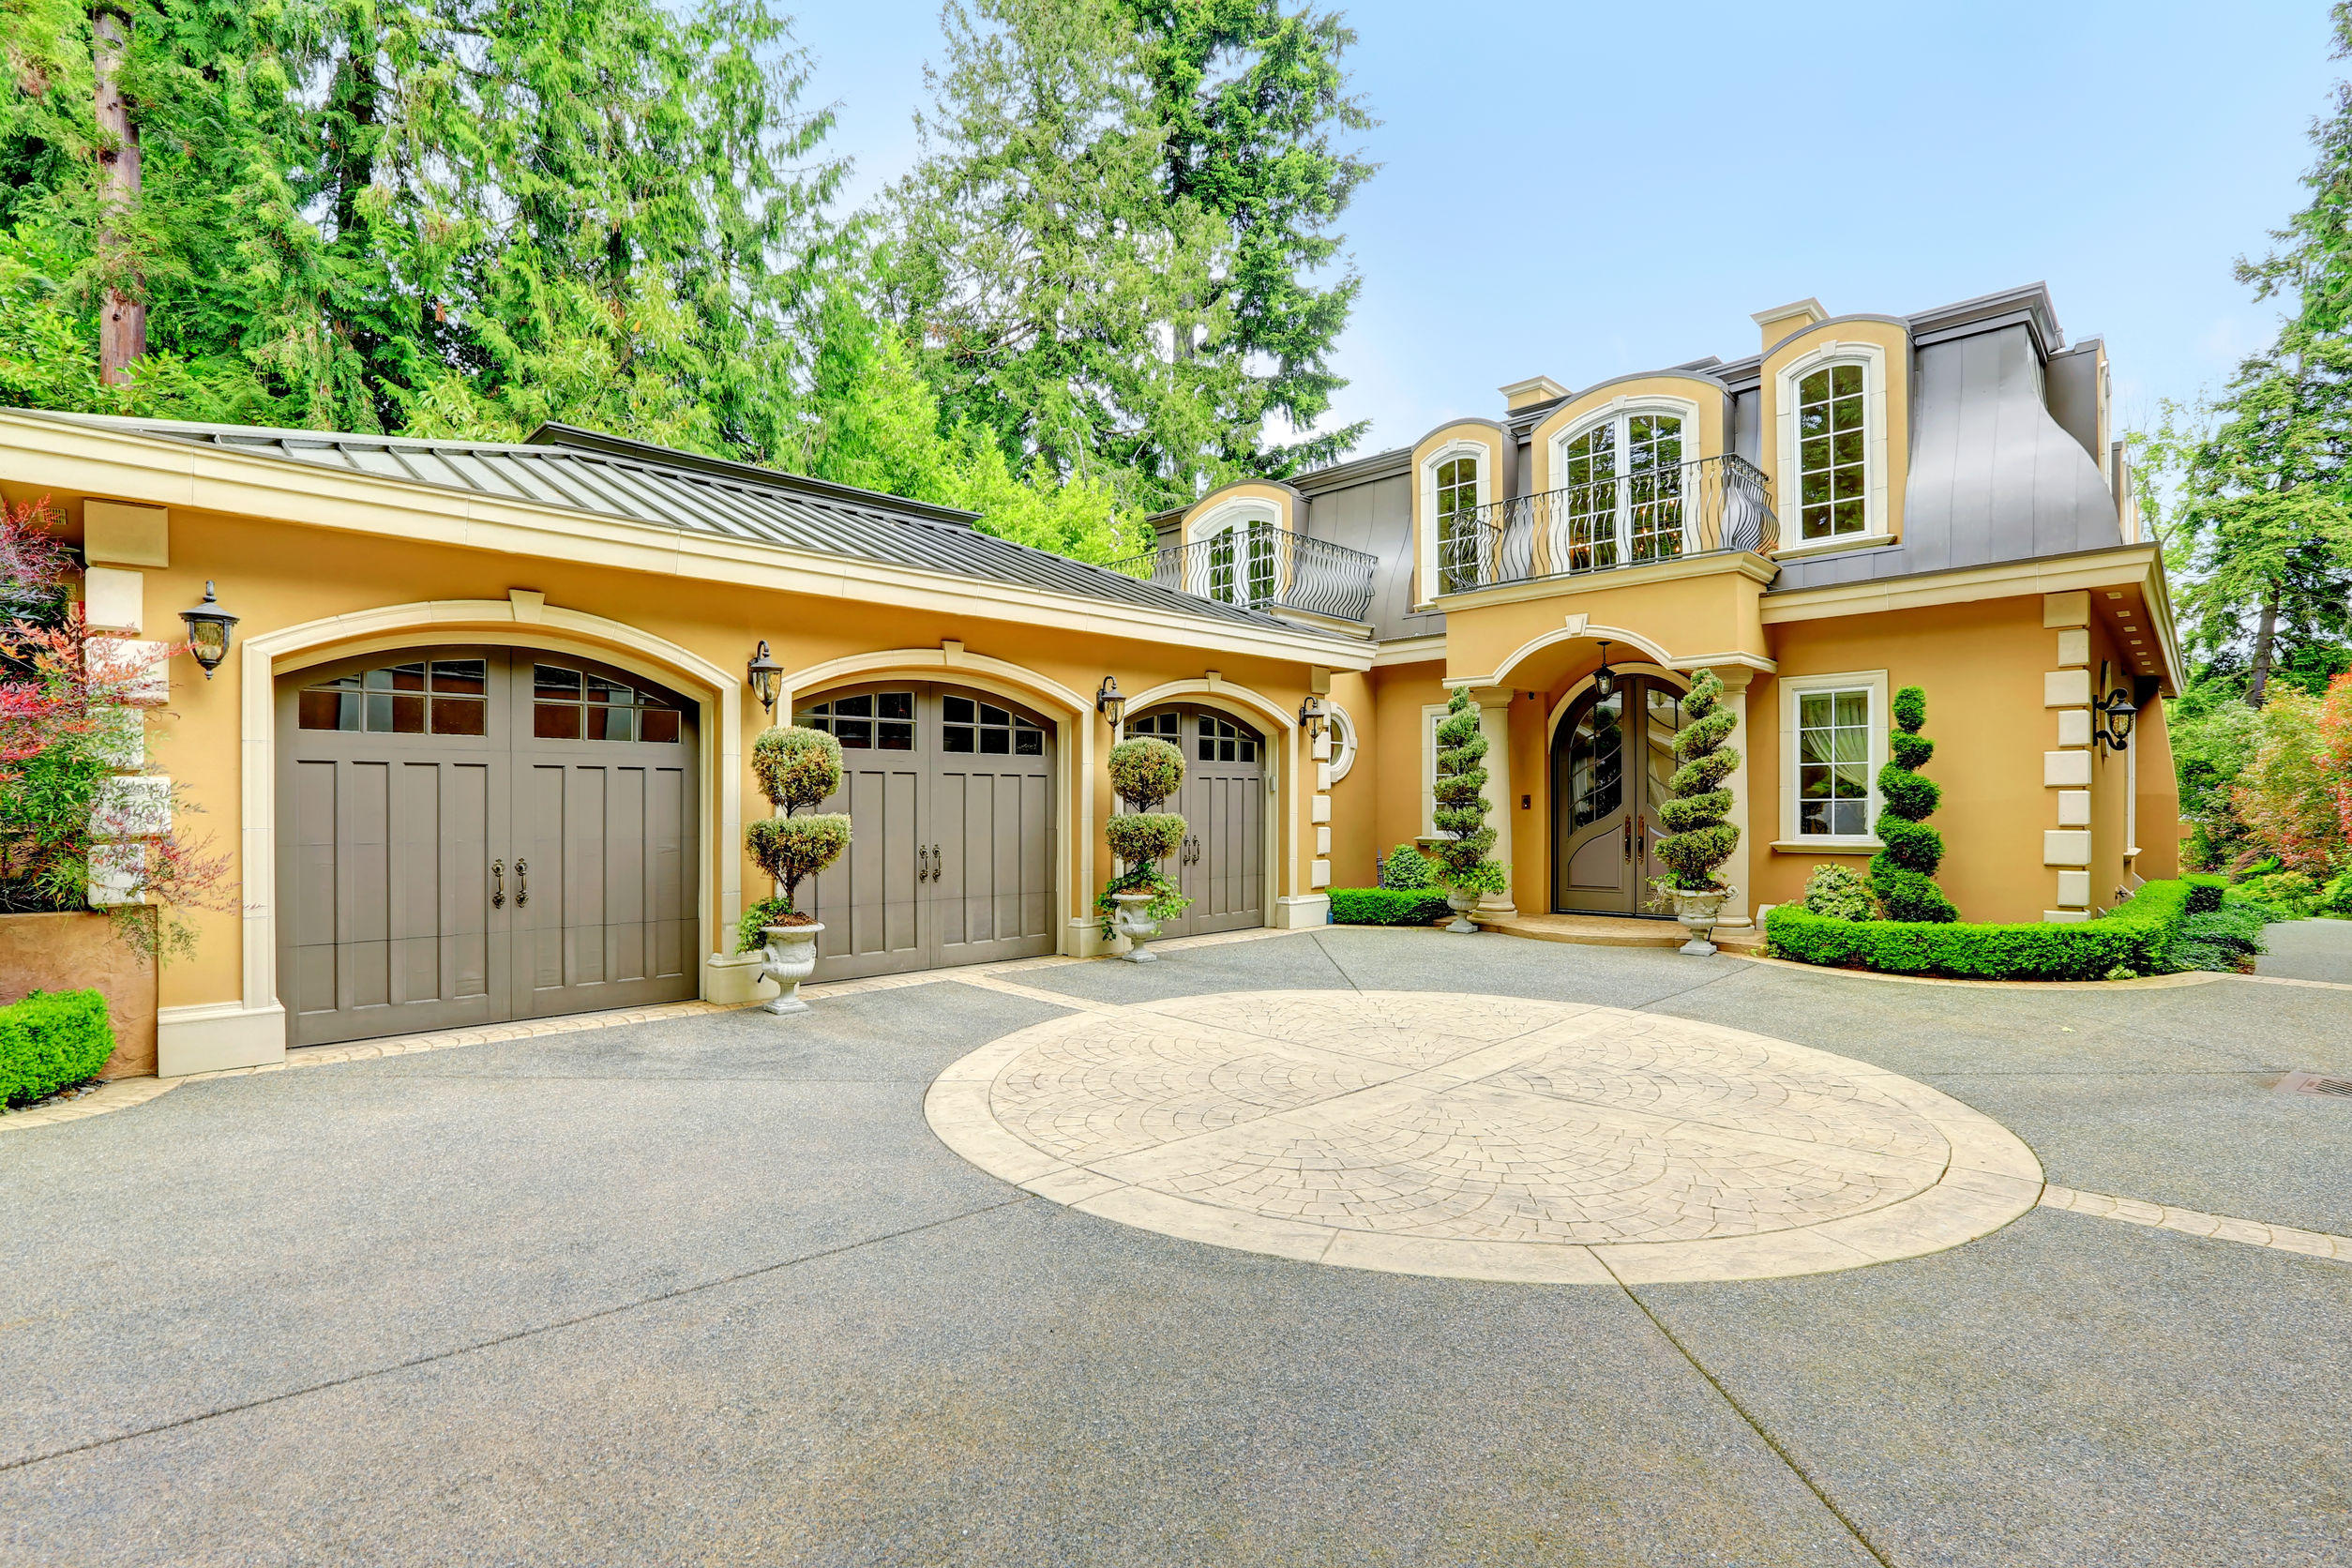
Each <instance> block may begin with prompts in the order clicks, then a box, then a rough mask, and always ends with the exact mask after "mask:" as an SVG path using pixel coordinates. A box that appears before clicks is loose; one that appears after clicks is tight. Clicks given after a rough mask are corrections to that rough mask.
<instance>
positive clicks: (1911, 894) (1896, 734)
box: [1870, 686, 1960, 921]
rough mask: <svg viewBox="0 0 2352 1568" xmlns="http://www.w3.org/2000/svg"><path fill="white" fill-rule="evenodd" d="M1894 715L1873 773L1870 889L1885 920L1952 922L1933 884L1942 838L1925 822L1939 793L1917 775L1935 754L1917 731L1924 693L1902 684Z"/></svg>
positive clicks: (1948, 904)
mask: <svg viewBox="0 0 2352 1568" xmlns="http://www.w3.org/2000/svg"><path fill="white" fill-rule="evenodd" d="M1893 711H1894V726H1895V727H1894V731H1893V733H1892V735H1891V736H1890V737H1889V739H1890V743H1891V746H1892V753H1893V755H1892V757H1891V758H1890V759H1889V760H1888V761H1887V764H1886V766H1884V767H1882V768H1880V769H1879V770H1878V799H1879V802H1880V806H1879V811H1878V822H1877V834H1878V842H1879V844H1880V845H1881V846H1883V847H1882V848H1881V849H1880V850H1879V851H1878V852H1877V854H1875V855H1872V856H1871V857H1870V890H1871V891H1872V892H1873V893H1875V894H1877V896H1878V907H1879V909H1880V910H1881V911H1882V912H1884V913H1885V915H1886V917H1887V918H1888V919H1889V920H1924V921H1945V920H1957V919H1959V918H1960V912H1959V911H1958V910H1957V909H1955V908H1953V907H1952V900H1951V899H1950V898H1948V897H1945V896H1944V890H1943V889H1942V888H1940V887H1938V886H1937V885H1936V867H1938V866H1940V865H1942V864H1943V858H1944V836H1943V835H1942V834H1940V833H1937V831H1936V830H1935V829H1934V828H1932V827H1929V826H1928V825H1927V821H1926V819H1927V818H1928V817H1929V816H1930V815H1931V814H1933V813H1934V811H1935V809H1936V807H1937V803H1938V802H1940V801H1941V800H1942V799H1943V791H1942V790H1941V789H1940V788H1939V787H1938V786H1937V784H1936V782H1935V780H1933V779H1930V778H1922V776H1920V773H1919V770H1920V769H1921V768H1923V767H1925V766H1926V765H1927V761H1928V759H1929V758H1931V757H1933V756H1934V755H1935V754H1936V743H1935V742H1934V741H1931V740H1929V739H1928V738H1927V737H1926V736H1925V735H1922V734H1921V733H1920V731H1921V729H1922V727H1924V726H1925V724H1926V723H1927V693H1926V692H1925V691H1924V690H1922V688H1920V687H1918V686H1905V687H1904V688H1903V689H1902V690H1901V691H1898V692H1896V693H1895V694H1894V703H1893Z"/></svg>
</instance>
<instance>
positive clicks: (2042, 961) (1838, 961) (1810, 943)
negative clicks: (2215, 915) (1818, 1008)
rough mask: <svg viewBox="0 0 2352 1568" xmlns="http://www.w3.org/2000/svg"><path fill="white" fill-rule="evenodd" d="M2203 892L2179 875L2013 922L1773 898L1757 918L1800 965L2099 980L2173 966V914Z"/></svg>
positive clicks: (1778, 953) (2182, 912) (1784, 954)
mask: <svg viewBox="0 0 2352 1568" xmlns="http://www.w3.org/2000/svg"><path fill="white" fill-rule="evenodd" d="M2193 897H2197V898H2202V897H2206V892H2205V890H2203V889H2200V888H2196V887H2194V886H2193V885H2192V884H2191V883H2190V882H2186V881H2181V882H2149V883H2148V884H2147V885H2146V886H2144V887H2142V888H2141V889H2140V890H2139V892H2138V893H2136V894H2134V895H2133V897H2132V898H2131V900H2130V901H2129V902H2128V903H2125V904H2123V905H2121V906H2119V907H2118V908H2117V909H2115V910H2113V911H2112V912H2109V913H2107V914H2104V915H2102V916H2101V917H2100V918H2098V919H2096V920H2084V921H2076V922H2073V923H2072V924H2067V925H2044V924H2041V923H2038V922H2037V923H2035V924H2033V925H2017V926H1990V925H1975V924H1971V923H1968V922H1966V921H1955V922H1952V923H1950V924H1943V923H1937V924H1927V923H1923V922H1915V921H1903V920H1830V919H1826V918H1824V917H1822V916H1821V915H1817V914H1815V913H1813V912H1810V911H1808V910H1806V909H1805V908H1804V906H1802V904H1782V905H1779V906H1777V907H1776V908H1774V909H1773V911H1772V913H1771V914H1770V915H1768V916H1766V917H1765V921H1764V931H1765V936H1766V938H1767V939H1768V941H1769V942H1770V943H1771V951H1772V956H1773V957H1780V958H1794V959H1796V960H1798V961H1799V962H1801V963H1808V964H1825V965H1829V966H1832V967H1834V968H1842V969H1875V970H1879V971H1882V972H1885V973H1889V974H1943V975H1952V976H1955V977H1958V978H1961V979H1969V980H2103V979H2104V978H2106V976H2107V975H2108V974H2109V973H2110V972H2113V971H2115V970H2118V969H2128V970H2130V971H2132V972H2134V973H2137V974H2158V973H2164V972H2168V971H2171V970H2173V969H2175V968H2178V967H2179V965H2178V964H2177V963H2176V962H2175V960H2174V956H2173V947H2174V944H2175V942H2176V941H2177V939H2178V937H2179V931H2180V923H2181V920H2182V919H2183V918H2184V917H2185V916H2186V915H2187V914H2188V912H2189V910H2190V907H2191V899H2192V898H2193ZM2213 897H2216V898H2217V899H2218V897H2219V893H2218V890H2215V891H2214V893H2213Z"/></svg>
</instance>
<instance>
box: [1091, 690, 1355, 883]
mask: <svg viewBox="0 0 2352 1568" xmlns="http://www.w3.org/2000/svg"><path fill="white" fill-rule="evenodd" d="M1174 701H1187V702H1198V703H1199V704H1200V705H1201V706H1202V707H1204V708H1217V709H1220V710H1222V711H1224V712H1226V713H1229V714H1231V715H1232V716H1234V717H1236V718H1245V719H1248V720H1249V721H1250V723H1251V724H1252V725H1253V726H1258V727H1261V728H1262V729H1263V730H1264V731H1265V733H1266V735H1267V737H1268V738H1269V739H1270V740H1271V739H1272V738H1273V737H1274V736H1276V735H1279V736H1281V737H1282V742H1281V746H1280V747H1279V750H1278V752H1277V755H1278V756H1279V757H1280V759H1281V761H1279V763H1277V765H1276V773H1277V777H1276V778H1275V781H1274V782H1275V789H1276V792H1277V795H1276V798H1277V799H1278V800H1280V802H1281V807H1280V809H1278V810H1275V811H1270V812H1268V813H1267V814H1266V851H1265V852H1266V905H1265V908H1266V924H1267V925H1269V926H1284V925H1289V924H1290V923H1291V922H1290V920H1289V918H1288V914H1287V912H1289V911H1291V910H1302V911H1303V910H1304V907H1305V906H1307V905H1310V904H1311V905H1314V906H1315V907H1316V909H1317V910H1320V909H1321V908H1322V907H1324V905H1325V903H1326V902H1327V900H1326V899H1325V897H1324V896H1323V895H1321V894H1319V893H1299V894H1285V893H1284V892H1283V891H1282V887H1283V884H1284V882H1285V881H1286V880H1287V881H1288V882H1289V884H1290V885H1292V886H1294V887H1295V886H1297V885H1298V884H1299V883H1300V882H1301V881H1303V880H1304V879H1302V878H1300V877H1299V876H1298V875H1297V874H1296V869H1295V867H1294V868H1293V869H1292V874H1291V875H1290V876H1289V878H1287V879H1286V878H1285V876H1284V874H1283V859H1282V835H1283V827H1284V824H1285V823H1288V824H1289V831H1290V833H1291V836H1292V842H1293V843H1294V844H1295V843H1296V842H1297V841H1298V812H1299V774H1300V771H1301V768H1302V766H1303V758H1304V745H1303V744H1302V741H1301V735H1302V731H1300V729H1299V723H1298V716H1297V715H1295V714H1292V713H1290V712H1289V711H1288V710H1287V709H1285V708H1284V707H1283V706H1282V705H1281V704H1280V703H1278V702H1274V701H1270V700H1269V699H1267V698H1266V697H1264V696H1262V695H1260V694H1259V693H1258V692H1256V691H1253V690H1251V689H1250V688H1249V687H1247V686H1235V685H1233V684H1232V683H1231V682H1229V681H1209V680H1188V681H1168V682H1164V683H1162V684H1161V685H1159V686H1153V687H1152V689H1151V690H1149V691H1142V692H1138V693H1137V694H1136V695H1135V696H1134V697H1132V698H1129V699H1128V701H1127V711H1128V712H1129V713H1136V714H1140V713H1146V712H1149V711H1150V710H1151V709H1153V708H1155V707H1157V706H1159V704H1161V703H1162V702H1174ZM1089 822H1090V825H1091V823H1092V818H1091V817H1090V818H1089ZM1303 923H1304V922H1303ZM1312 924H1315V925H1320V924H1322V916H1321V914H1320V913H1318V914H1317V915H1316V916H1315V919H1314V921H1313V922H1312Z"/></svg>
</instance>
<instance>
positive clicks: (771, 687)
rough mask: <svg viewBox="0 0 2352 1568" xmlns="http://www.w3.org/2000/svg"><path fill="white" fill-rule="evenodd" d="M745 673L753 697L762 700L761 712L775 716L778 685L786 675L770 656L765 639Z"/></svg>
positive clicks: (752, 657)
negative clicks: (778, 680) (780, 678)
mask: <svg viewBox="0 0 2352 1568" xmlns="http://www.w3.org/2000/svg"><path fill="white" fill-rule="evenodd" d="M743 672H744V675H745V676H746V678H747V679H748V680H749V681H750V682H751V691H752V695H754V696H756V697H758V698H759V699H760V708H761V711H762V712H763V713H766V714H769V715H771V716H773V715H774V714H775V712H776V680H777V678H778V677H779V676H781V675H782V674H783V673H784V667H783V666H782V665H780V664H778V663H776V660H774V659H772V658H770V657H769V656H768V644H767V640H766V639H765V638H762V639H761V641H760V647H759V650H758V651H757V652H755V653H754V654H753V655H752V656H751V662H750V663H749V664H747V665H746V666H744V671H743Z"/></svg>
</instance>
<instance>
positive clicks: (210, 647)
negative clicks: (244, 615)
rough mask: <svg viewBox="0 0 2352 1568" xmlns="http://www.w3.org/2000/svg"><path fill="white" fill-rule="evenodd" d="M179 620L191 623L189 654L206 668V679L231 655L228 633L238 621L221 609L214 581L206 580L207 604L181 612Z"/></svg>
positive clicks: (209, 678) (205, 600)
mask: <svg viewBox="0 0 2352 1568" xmlns="http://www.w3.org/2000/svg"><path fill="white" fill-rule="evenodd" d="M180 619H181V620H183V621H185V622H187V623H188V652H189V653H191V654H194V655H195V656H196V662H197V663H198V664H199V665H202V666H203V667H204V679H206V680H208V681H209V680H211V679H212V672H213V671H216V670H218V669H219V668H220V661H221V660H222V659H224V658H227V657H228V656H229V634H230V633H231V632H233V631H234V630H235V629H236V625H237V618H236V617H235V616H234V615H232V614H230V613H229V612H228V611H225V610H223V609H221V608H220V601H219V600H218V599H216V598H214V597H213V596H212V580H211V579H209V578H207V579H205V580H204V603H202V604H200V605H198V606H197V607H196V608H195V609H193V610H183V611H180Z"/></svg>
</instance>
